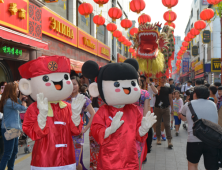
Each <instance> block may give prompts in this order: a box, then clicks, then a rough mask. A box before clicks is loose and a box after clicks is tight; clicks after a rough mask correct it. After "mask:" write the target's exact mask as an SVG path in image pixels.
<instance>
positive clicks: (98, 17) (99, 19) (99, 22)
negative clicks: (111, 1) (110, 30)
mask: <svg viewBox="0 0 222 170" xmlns="http://www.w3.org/2000/svg"><path fill="white" fill-rule="evenodd" d="M93 22H94V23H95V24H96V26H97V27H99V26H100V25H104V24H105V22H106V20H105V18H104V17H103V16H102V15H96V16H94V17H93Z"/></svg>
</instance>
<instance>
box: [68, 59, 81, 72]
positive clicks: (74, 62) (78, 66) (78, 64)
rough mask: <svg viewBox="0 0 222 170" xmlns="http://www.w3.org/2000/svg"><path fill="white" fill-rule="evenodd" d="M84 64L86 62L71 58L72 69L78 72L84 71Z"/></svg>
mask: <svg viewBox="0 0 222 170" xmlns="http://www.w3.org/2000/svg"><path fill="white" fill-rule="evenodd" d="M83 64H84V62H81V61H77V60H73V59H70V67H71V70H74V71H75V72H76V73H81V72H82V65H83Z"/></svg>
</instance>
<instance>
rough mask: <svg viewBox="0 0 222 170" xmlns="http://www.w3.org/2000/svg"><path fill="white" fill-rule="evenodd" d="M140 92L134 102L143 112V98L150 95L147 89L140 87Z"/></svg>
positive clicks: (145, 98)
mask: <svg viewBox="0 0 222 170" xmlns="http://www.w3.org/2000/svg"><path fill="white" fill-rule="evenodd" d="M140 93H141V97H140V99H139V100H138V101H137V102H136V103H134V104H135V105H137V106H138V108H139V110H140V112H141V113H142V114H143V108H144V103H145V100H147V99H150V95H149V92H148V91H146V90H142V89H141V90H140Z"/></svg>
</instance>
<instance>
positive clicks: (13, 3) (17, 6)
mask: <svg viewBox="0 0 222 170" xmlns="http://www.w3.org/2000/svg"><path fill="white" fill-rule="evenodd" d="M0 12H1V14H0V24H1V25H4V26H6V27H9V28H12V29H14V30H17V31H20V32H23V33H28V32H29V0H6V1H4V3H0Z"/></svg>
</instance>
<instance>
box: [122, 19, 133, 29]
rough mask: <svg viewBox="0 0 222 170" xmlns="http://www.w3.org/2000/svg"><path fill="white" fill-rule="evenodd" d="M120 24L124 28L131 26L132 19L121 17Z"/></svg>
mask: <svg viewBox="0 0 222 170" xmlns="http://www.w3.org/2000/svg"><path fill="white" fill-rule="evenodd" d="M120 24H121V26H122V27H123V28H125V30H127V29H128V28H130V27H132V25H133V23H132V21H131V20H129V19H123V20H122V21H121V23H120Z"/></svg>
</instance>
